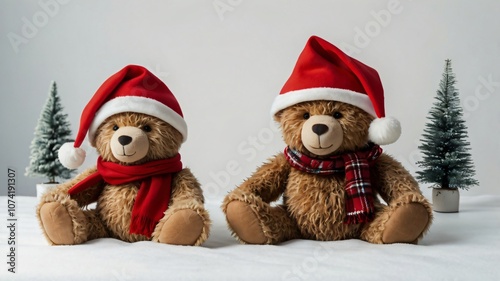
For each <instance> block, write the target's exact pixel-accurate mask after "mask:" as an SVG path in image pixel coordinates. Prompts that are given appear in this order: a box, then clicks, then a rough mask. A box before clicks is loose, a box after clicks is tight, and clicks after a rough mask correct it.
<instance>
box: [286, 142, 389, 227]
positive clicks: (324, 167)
mask: <svg viewBox="0 0 500 281" xmlns="http://www.w3.org/2000/svg"><path fill="white" fill-rule="evenodd" d="M381 154H382V148H380V146H378V145H375V144H370V146H369V147H367V149H364V150H362V151H357V152H352V153H346V154H342V155H336V156H333V157H330V158H329V159H326V160H322V159H314V158H311V157H308V156H306V155H304V154H302V153H300V152H299V151H296V150H292V149H290V148H289V147H286V148H285V157H286V159H287V160H288V163H290V165H291V166H292V167H294V168H296V169H298V170H300V171H303V172H306V173H311V174H320V175H331V174H335V173H341V172H345V191H346V192H345V194H346V195H345V196H346V198H345V199H346V200H345V201H346V202H345V209H346V213H347V215H346V218H345V221H344V222H345V223H347V224H357V223H363V222H369V221H371V220H373V216H374V212H375V208H374V205H373V193H372V187H371V181H370V166H371V165H372V164H373V162H374V161H375V160H376V159H377V158H378V157H379V156H380V155H381Z"/></svg>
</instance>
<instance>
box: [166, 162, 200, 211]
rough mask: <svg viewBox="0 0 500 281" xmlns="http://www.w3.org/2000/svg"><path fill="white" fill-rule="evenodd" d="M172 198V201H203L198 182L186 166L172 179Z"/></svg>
mask: <svg viewBox="0 0 500 281" xmlns="http://www.w3.org/2000/svg"><path fill="white" fill-rule="evenodd" d="M172 187H174V189H173V191H172V200H173V201H192V200H194V201H196V202H197V203H199V204H203V203H204V202H205V198H204V197H203V192H202V189H201V187H200V183H199V182H198V180H197V179H196V177H195V176H194V175H193V173H191V170H189V169H188V168H184V169H182V171H180V172H179V173H177V174H176V175H175V176H174V178H173V181H172Z"/></svg>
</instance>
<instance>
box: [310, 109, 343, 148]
mask: <svg viewBox="0 0 500 281" xmlns="http://www.w3.org/2000/svg"><path fill="white" fill-rule="evenodd" d="M343 136H344V134H343V131H342V126H341V125H340V123H339V122H338V121H337V120H336V119H335V118H333V117H332V116H330V115H313V116H311V117H309V119H307V121H306V122H304V124H303V125H302V131H301V140H302V144H303V145H304V147H305V148H306V149H307V150H308V151H309V152H311V153H313V154H315V155H321V156H323V155H328V154H330V153H333V152H334V151H335V150H337V148H339V147H340V145H341V144H342V141H343Z"/></svg>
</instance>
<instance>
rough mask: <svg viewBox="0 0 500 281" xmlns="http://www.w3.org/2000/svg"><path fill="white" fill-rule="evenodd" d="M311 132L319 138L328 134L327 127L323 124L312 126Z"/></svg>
mask: <svg viewBox="0 0 500 281" xmlns="http://www.w3.org/2000/svg"><path fill="white" fill-rule="evenodd" d="M312 131H313V132H314V133H315V134H316V135H318V136H321V135H322V134H324V133H326V132H328V126H327V125H325V124H314V125H313V126H312Z"/></svg>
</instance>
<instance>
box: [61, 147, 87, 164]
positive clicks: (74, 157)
mask: <svg viewBox="0 0 500 281" xmlns="http://www.w3.org/2000/svg"><path fill="white" fill-rule="evenodd" d="M58 156H59V162H61V164H62V165H63V166H64V167H66V168H68V169H76V168H78V167H80V166H81V165H82V164H83V161H85V156H86V154H85V150H83V149H81V148H79V147H75V146H74V142H67V143H65V144H63V145H62V146H61V148H59V153H58Z"/></svg>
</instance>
